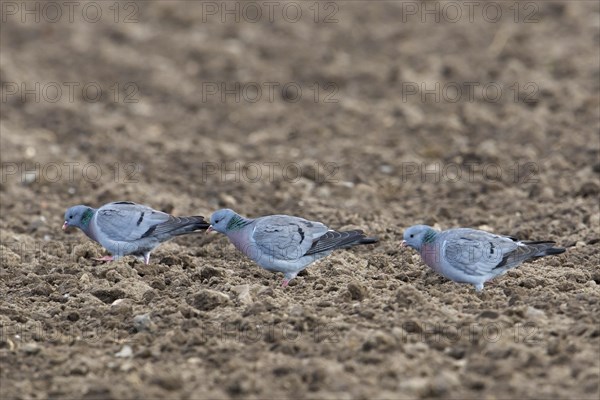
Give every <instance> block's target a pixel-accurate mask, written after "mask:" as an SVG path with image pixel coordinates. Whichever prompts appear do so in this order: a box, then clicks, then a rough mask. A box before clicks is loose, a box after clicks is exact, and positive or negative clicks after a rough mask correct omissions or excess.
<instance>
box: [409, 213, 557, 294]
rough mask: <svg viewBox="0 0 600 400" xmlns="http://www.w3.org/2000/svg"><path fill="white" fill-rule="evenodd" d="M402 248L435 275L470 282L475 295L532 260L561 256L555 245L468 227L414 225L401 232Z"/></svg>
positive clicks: (549, 242)
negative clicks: (416, 255) (417, 255)
mask: <svg viewBox="0 0 600 400" xmlns="http://www.w3.org/2000/svg"><path fill="white" fill-rule="evenodd" d="M402 245H403V246H409V247H412V248H413V249H415V250H418V251H419V252H420V253H421V258H422V259H423V261H424V262H425V264H427V265H428V266H429V267H431V269H433V270H434V271H435V272H437V273H438V274H440V275H442V276H444V277H446V278H448V279H450V280H453V281H455V282H460V283H470V284H472V285H474V286H475V289H476V290H477V291H478V292H479V291H481V290H483V284H484V283H485V282H487V281H489V280H490V279H492V278H495V277H496V276H498V275H502V274H504V273H506V271H508V270H509V269H511V268H514V267H516V266H518V265H519V264H521V263H522V262H524V261H527V260H529V259H532V258H538V257H544V256H550V255H555V254H561V253H564V252H565V249H563V248H560V247H554V245H555V242H551V241H538V242H522V241H519V240H517V239H516V238H514V237H510V236H501V235H494V234H492V233H489V232H484V231H479V230H475V229H470V228H457V229H449V230H446V231H442V232H440V231H437V230H435V229H433V228H432V227H430V226H427V225H414V226H411V227H410V228H408V229H407V230H406V231H405V232H404V240H403V241H402Z"/></svg>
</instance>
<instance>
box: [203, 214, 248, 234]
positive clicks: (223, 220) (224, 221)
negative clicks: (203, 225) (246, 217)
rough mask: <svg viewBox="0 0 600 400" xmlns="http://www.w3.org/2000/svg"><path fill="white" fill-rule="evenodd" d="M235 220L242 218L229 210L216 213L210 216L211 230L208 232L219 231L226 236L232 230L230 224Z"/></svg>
mask: <svg viewBox="0 0 600 400" xmlns="http://www.w3.org/2000/svg"><path fill="white" fill-rule="evenodd" d="M234 218H241V217H240V216H239V215H237V214H236V213H235V211H233V210H230V209H229V208H223V209H221V210H218V211H215V212H214V213H213V215H211V216H210V228H208V231H209V232H210V231H217V232H219V233H225V234H226V233H227V232H228V231H229V229H230V228H231V226H230V223H231V222H232V220H233V219H234Z"/></svg>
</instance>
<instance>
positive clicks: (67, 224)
mask: <svg viewBox="0 0 600 400" xmlns="http://www.w3.org/2000/svg"><path fill="white" fill-rule="evenodd" d="M68 227H69V223H68V222H67V221H65V223H64V224H63V227H62V230H63V231H66V230H67V228H68Z"/></svg>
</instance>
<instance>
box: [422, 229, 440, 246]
mask: <svg viewBox="0 0 600 400" xmlns="http://www.w3.org/2000/svg"><path fill="white" fill-rule="evenodd" d="M436 235H437V232H436V231H434V230H433V229H428V230H427V232H426V233H425V235H424V236H423V243H431V242H433V241H434V240H435V236H436Z"/></svg>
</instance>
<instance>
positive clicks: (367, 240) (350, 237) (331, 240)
mask: <svg viewBox="0 0 600 400" xmlns="http://www.w3.org/2000/svg"><path fill="white" fill-rule="evenodd" d="M377 241H378V239H377V238H372V237H366V236H365V234H364V232H363V231H361V230H354V231H345V232H337V231H329V232H327V233H325V234H324V235H323V236H321V237H320V238H318V239H317V240H315V241H314V242H313V245H312V247H311V248H310V249H309V250H308V251H307V252H306V254H305V255H307V256H308V255H311V254H317V253H322V252H324V251H330V250H335V249H344V248H347V247H352V246H355V245H359V244H371V243H376V242H377Z"/></svg>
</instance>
